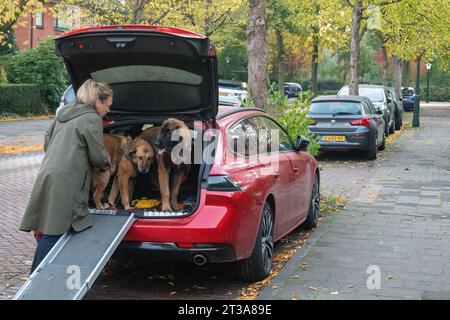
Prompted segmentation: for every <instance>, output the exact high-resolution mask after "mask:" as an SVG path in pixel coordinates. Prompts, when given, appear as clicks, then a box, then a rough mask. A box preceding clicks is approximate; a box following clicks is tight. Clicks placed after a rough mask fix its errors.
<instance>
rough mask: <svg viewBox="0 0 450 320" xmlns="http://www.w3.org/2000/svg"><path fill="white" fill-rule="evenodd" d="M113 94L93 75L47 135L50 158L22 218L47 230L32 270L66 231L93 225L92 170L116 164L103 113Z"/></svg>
mask: <svg viewBox="0 0 450 320" xmlns="http://www.w3.org/2000/svg"><path fill="white" fill-rule="evenodd" d="M112 95H113V92H112V90H111V88H110V87H109V86H108V85H106V84H103V83H97V82H95V81H93V80H87V81H86V82H85V83H84V84H83V85H82V86H81V87H80V88H79V90H78V92H77V101H76V102H73V103H70V104H68V105H66V106H64V107H63V108H62V109H61V111H60V112H59V113H58V115H57V116H56V118H55V120H54V121H53V123H52V124H51V126H50V128H49V130H48V131H47V133H46V135H45V141H44V151H45V156H44V160H43V161H42V164H41V167H40V169H39V172H38V176H37V179H36V182H35V184H34V187H33V191H32V193H31V197H30V200H29V202H28V206H27V208H26V210H25V214H24V217H23V219H22V222H21V224H20V230H22V231H28V232H29V231H41V232H42V233H43V236H42V237H41V238H40V239H39V240H38V246H37V248H36V252H35V255H34V259H33V264H32V266H31V273H32V272H33V271H34V269H35V268H36V267H37V266H38V265H39V264H40V262H41V261H42V259H44V257H45V256H46V255H47V253H48V252H49V251H50V250H51V248H52V247H53V246H54V245H55V244H56V242H57V241H58V239H59V238H60V237H61V236H62V235H63V234H64V233H65V232H66V231H68V230H70V229H73V230H74V231H75V232H80V231H83V230H85V229H86V228H89V227H90V226H91V220H90V215H89V213H88V200H89V188H90V184H91V170H92V168H93V167H95V168H98V169H100V170H107V169H108V168H109V165H110V164H109V157H108V154H107V152H106V150H105V146H104V143H103V122H102V118H103V117H104V116H105V115H106V113H108V112H109V108H110V106H111V104H112Z"/></svg>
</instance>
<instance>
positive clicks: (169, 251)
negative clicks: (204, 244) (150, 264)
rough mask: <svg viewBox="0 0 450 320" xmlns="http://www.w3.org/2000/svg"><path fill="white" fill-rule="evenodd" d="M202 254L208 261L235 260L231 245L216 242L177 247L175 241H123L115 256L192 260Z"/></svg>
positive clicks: (161, 259) (154, 259)
mask: <svg viewBox="0 0 450 320" xmlns="http://www.w3.org/2000/svg"><path fill="white" fill-rule="evenodd" d="M197 255H202V256H204V257H205V259H206V262H208V263H219V262H232V261H235V260H236V254H235V253H234V250H233V247H232V246H231V245H228V244H223V245H222V244H217V245H216V246H215V247H210V248H179V247H178V246H177V245H176V244H175V243H161V242H160V243H158V242H134V241H124V242H122V243H121V244H120V246H119V247H118V248H117V250H116V253H115V257H119V258H132V257H137V256H138V257H139V259H140V260H141V259H142V260H151V261H179V262H192V261H193V259H194V257H195V256H197Z"/></svg>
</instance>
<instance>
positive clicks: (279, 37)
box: [275, 29, 285, 98]
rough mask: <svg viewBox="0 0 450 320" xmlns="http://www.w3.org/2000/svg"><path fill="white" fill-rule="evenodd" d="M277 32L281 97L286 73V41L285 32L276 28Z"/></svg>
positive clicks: (281, 96)
mask: <svg viewBox="0 0 450 320" xmlns="http://www.w3.org/2000/svg"><path fill="white" fill-rule="evenodd" d="M275 34H276V36H277V60H278V85H279V92H280V98H283V97H284V82H285V81H284V74H285V68H284V41H283V34H282V33H281V30H278V29H277V30H275Z"/></svg>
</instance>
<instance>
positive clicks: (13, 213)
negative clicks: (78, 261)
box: [0, 109, 445, 299]
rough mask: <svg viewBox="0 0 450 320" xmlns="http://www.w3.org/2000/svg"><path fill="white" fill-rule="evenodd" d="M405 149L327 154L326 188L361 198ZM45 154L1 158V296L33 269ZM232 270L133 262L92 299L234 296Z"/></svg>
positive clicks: (105, 280) (104, 280) (237, 288)
mask: <svg viewBox="0 0 450 320" xmlns="http://www.w3.org/2000/svg"><path fill="white" fill-rule="evenodd" d="M439 110H440V109H439ZM439 110H438V109H430V113H431V114H432V115H435V114H436V112H439ZM424 113H425V116H424V118H423V121H428V120H427V119H428V116H427V112H424ZM444 114H445V112H444ZM440 117H442V115H441V116H440ZM437 119H438V118H437ZM438 120H439V119H438ZM399 148H401V143H398V142H397V143H395V144H388V147H387V150H385V151H384V152H382V153H381V154H380V156H379V157H378V159H377V160H376V161H364V160H363V159H362V158H361V157H360V156H359V155H357V154H339V153H338V154H324V155H321V156H320V157H319V162H320V165H321V168H322V171H321V175H322V191H323V192H326V193H330V194H333V195H343V196H345V197H347V198H355V197H357V196H358V194H359V192H360V190H359V189H358V187H359V186H361V185H366V184H367V182H368V181H370V180H369V179H370V177H371V176H373V172H374V171H376V170H380V169H381V168H384V167H387V166H389V164H390V163H392V158H395V157H396V154H397V153H398V151H397V150H398V149H399ZM41 159H42V153H35V154H30V155H27V156H25V157H24V156H19V157H18V156H8V157H0V200H1V202H2V203H3V206H2V208H1V209H0V221H1V222H0V299H9V298H11V297H12V295H14V293H15V292H16V291H17V290H18V288H19V287H20V286H21V285H22V284H23V281H24V278H25V277H26V276H27V273H28V270H29V266H30V263H31V258H32V254H33V252H34V249H35V243H34V239H33V238H32V236H31V235H29V234H27V233H23V232H19V231H17V229H18V225H19V223H20V219H21V216H22V214H23V211H24V208H25V206H26V203H27V201H28V197H29V194H30V191H31V188H32V186H33V183H34V180H35V177H36V174H37V170H38V166H39V163H40V161H41ZM386 174H388V173H385V175H386ZM391 189H392V188H390V189H389V188H388V189H387V190H388V191H389V190H391ZM443 199H444V198H443ZM339 217H340V216H339ZM331 218H333V217H331ZM338 223H339V222H338ZM321 230H324V229H323V228H322V229H321V228H319V233H320V232H322V231H321ZM302 236H304V234H303V233H302V232H301V231H299V230H296V231H295V232H294V233H293V234H292V235H291V237H292V238H297V239H298V238H301V237H302ZM279 245H280V244H279ZM296 259H297V258H296ZM230 270H231V268H230V266H229V265H224V266H215V267H214V266H212V267H202V268H193V267H192V266H190V265H173V264H152V263H129V264H128V265H125V266H121V267H120V268H116V269H115V272H113V273H112V274H109V275H108V274H104V275H103V276H102V277H100V278H99V280H98V281H97V282H96V284H95V286H94V290H93V291H92V292H91V293H90V294H89V295H88V296H87V298H88V299H97V298H111V299H127V298H135V299H180V298H181V299H182V298H189V299H224V298H234V297H235V296H237V295H238V294H239V293H240V292H241V290H242V288H245V287H246V285H245V284H244V283H242V282H239V281H236V280H235V279H234V278H233V276H232V275H231V274H230ZM277 281H278V280H277ZM286 299H290V297H287V298H286Z"/></svg>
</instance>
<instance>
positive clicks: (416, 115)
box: [412, 56, 420, 128]
mask: <svg viewBox="0 0 450 320" xmlns="http://www.w3.org/2000/svg"><path fill="white" fill-rule="evenodd" d="M419 85H420V56H419V57H417V59H416V95H415V97H414V113H413V121H412V126H413V128H415V127H419V126H420V86H419Z"/></svg>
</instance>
